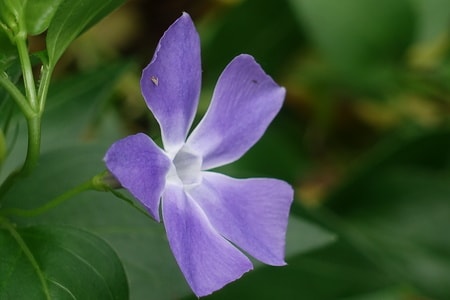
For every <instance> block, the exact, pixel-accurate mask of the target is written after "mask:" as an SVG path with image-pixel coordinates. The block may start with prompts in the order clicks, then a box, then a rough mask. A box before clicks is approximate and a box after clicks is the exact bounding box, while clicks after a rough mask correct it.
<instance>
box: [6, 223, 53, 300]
mask: <svg viewBox="0 0 450 300" xmlns="http://www.w3.org/2000/svg"><path fill="white" fill-rule="evenodd" d="M0 225H1V226H2V227H4V228H6V230H8V231H9V233H10V234H11V235H12V237H13V238H14V239H15V240H16V242H17V244H19V247H20V248H21V249H22V251H23V253H24V254H25V256H26V257H27V259H28V260H29V261H30V263H31V265H32V266H33V268H34V270H35V271H36V274H37V275H38V277H39V281H40V282H41V284H42V290H43V292H44V294H45V299H47V300H50V299H51V297H50V292H49V289H48V286H47V281H46V279H45V276H44V274H43V273H42V270H41V268H40V267H39V264H38V262H37V261H36V258H35V257H34V255H33V253H31V250H30V248H28V245H27V244H26V243H25V241H24V240H23V239H22V237H21V236H20V234H19V233H18V232H17V230H16V228H15V227H14V226H13V225H12V224H11V223H10V222H8V221H7V220H6V219H3V218H1V217H0Z"/></svg>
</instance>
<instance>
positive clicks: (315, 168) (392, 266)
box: [31, 0, 450, 300]
mask: <svg viewBox="0 0 450 300" xmlns="http://www.w3.org/2000/svg"><path fill="white" fill-rule="evenodd" d="M182 11H186V12H188V13H189V14H190V15H191V16H192V18H193V19H194V22H195V23H196V26H197V28H198V31H199V33H200V36H201V40H202V58H203V90H202V99H201V104H200V109H199V115H198V117H199V118H200V117H201V115H202V114H203V113H204V112H205V110H206V108H207V105H208V103H209V99H210V97H211V94H212V91H213V88H214V85H215V82H216V80H217V77H218V76H219V74H220V72H221V70H222V69H223V68H224V67H225V66H226V64H227V63H228V62H229V61H230V60H231V59H232V58H233V57H234V56H236V55H237V54H240V53H249V54H251V55H253V56H254V57H255V58H256V60H257V61H258V62H259V63H260V64H261V65H262V66H263V68H264V69H265V70H266V72H267V73H269V74H270V75H271V76H272V77H273V78H274V79H275V80H276V81H277V82H278V83H279V84H280V85H283V86H285V87H286V88H287V97H286V101H285V105H284V107H283V109H282V111H281V113H280V114H279V115H278V116H277V118H276V119H275V121H274V122H273V124H272V125H271V127H270V128H269V129H268V131H267V133H266V135H265V136H264V137H263V138H262V140H261V141H260V142H259V143H258V144H257V145H256V146H255V147H254V148H253V149H252V150H251V151H250V152H249V153H248V154H247V155H245V156H244V157H243V159H242V160H240V161H239V162H237V163H235V164H233V165H231V166H228V167H226V168H224V169H223V172H226V173H228V174H230V175H233V176H237V177H256V176H268V177H277V178H281V179H284V180H286V181H288V182H290V183H291V184H292V185H293V186H294V188H295V191H296V198H295V204H294V205H293V208H292V215H293V217H298V218H301V220H304V221H307V222H308V223H307V224H313V225H311V226H312V227H311V228H310V230H306V229H305V230H296V231H293V232H290V235H293V236H295V239H293V240H299V241H300V243H301V241H302V240H303V241H305V240H314V239H315V238H318V236H319V237H320V238H318V239H324V240H326V241H327V242H324V240H321V241H320V242H318V243H317V245H320V246H321V247H316V248H315V249H314V250H312V249H311V251H308V252H302V251H297V252H295V253H288V254H289V255H288V258H287V262H288V266H286V267H283V268H274V267H267V266H266V267H263V266H259V267H258V268H257V270H256V271H254V272H251V273H249V274H247V275H245V276H244V278H242V279H241V280H239V281H237V282H236V283H233V284H231V285H229V286H227V287H226V288H224V289H223V290H221V291H219V292H217V293H215V294H213V295H212V296H210V297H208V298H210V299H308V300H309V299H312V300H321V299H348V300H350V299H351V300H363V299H364V300H369V299H370V300H375V299H376V300H378V299H380V300H381V299H382V300H386V299H387V300H389V299H392V300H394V299H402V300H413V299H414V300H418V299H450V127H449V116H450V39H449V37H450V36H449V34H450V1H449V0H341V1H332V0H197V1H187V0H180V1H156V0H155V1H153V0H152V1H150V0H130V1H127V2H126V4H125V5H124V6H122V7H121V8H120V9H118V10H117V11H115V12H114V13H113V14H111V15H110V16H108V17H107V18H106V19H104V20H103V21H101V22H100V23H99V24H98V25H96V26H95V27H93V28H92V29H90V30H89V31H88V32H86V33H85V34H84V35H83V36H81V37H80V38H79V39H77V40H76V42H75V43H74V44H73V45H72V46H71V47H70V48H69V50H68V52H67V53H66V54H65V55H64V57H63V58H62V61H61V62H60V63H59V65H58V69H57V73H56V75H55V80H56V81H58V79H59V80H62V81H63V82H64V80H65V78H68V77H70V75H71V74H76V73H86V74H96V73H95V70H97V69H100V68H104V67H105V66H107V68H110V69H107V70H109V71H108V72H112V73H114V72H115V71H117V70H120V72H116V73H120V76H117V78H116V79H117V80H116V79H114V81H113V82H111V85H110V86H109V87H107V89H108V91H109V92H110V93H108V95H109V96H108V97H109V98H110V100H111V101H108V104H107V105H103V106H102V108H101V109H102V112H107V113H104V114H103V115H105V116H110V115H111V114H112V115H114V116H115V117H114V118H115V119H119V120H120V125H119V126H116V125H115V127H114V128H119V130H120V135H122V136H123V135H125V134H127V133H133V132H138V131H144V132H148V133H149V134H150V135H151V136H152V137H154V138H155V139H158V137H159V128H158V125H157V123H156V122H155V120H154V119H153V117H152V116H151V114H150V113H149V111H148V110H147V108H146V107H145V104H144V102H143V100H142V97H141V95H140V87H139V78H140V72H141V70H142V68H143V67H144V66H145V65H146V64H147V63H148V62H149V61H150V59H151V57H152V55H153V51H154V49H155V46H156V44H157V42H158V40H159V38H160V37H161V35H162V34H163V32H164V30H166V29H167V27H168V26H169V25H170V24H171V23H172V22H173V21H174V20H175V19H176V18H178V17H179V16H180V15H181V12H182ZM31 42H32V43H31V45H32V47H34V48H35V49H36V50H38V49H40V48H42V36H38V37H33V38H32V41H31ZM117 65H119V66H120V67H114V66H117ZM124 65H126V68H124V67H123V66H124ZM90 72H91V73H90ZM92 72H94V73H92ZM100 74H102V76H103V77H101V78H104V79H105V80H108V74H107V73H104V72H103V73H100ZM86 78H91V79H92V78H97V80H98V82H97V81H95V84H98V86H100V85H101V83H102V81H101V78H100V77H99V76H97V75H96V77H95V76H92V77H88V76H87V77H86ZM86 80H87V79H86ZM91 83H92V81H91ZM113 83H114V84H113ZM60 86H64V85H60ZM67 86H68V87H70V86H71V84H70V83H67V84H66V87H67ZM106 118H107V120H106V121H105V122H106V124H110V123H108V122H110V121H108V120H109V119H108V118H109V117H106ZM249 130H251V129H249ZM94 137H95V131H94V133H92V132H89V133H87V134H85V135H84V137H83V138H85V139H88V140H89V139H91V138H92V139H93V138H94ZM44 148H45V146H44ZM110 201H111V200H110ZM313 227H314V228H316V229H314V230H313V229H312V228H313ZM296 228H297V227H296ZM300 228H304V227H300ZM308 228H309V227H308ZM324 236H326V237H327V238H324ZM330 237H331V238H330ZM290 241H291V240H290V239H288V243H290ZM116 246H117V245H116ZM122 246H123V245H122ZM288 246H289V245H288ZM118 247H119V248H120V247H121V246H120V245H119V246H118ZM147 247H148V248H152V245H148V246H147ZM288 248H289V247H288ZM151 251H152V250H148V252H146V250H145V249H143V250H139V254H137V256H139V255H142V256H145V255H147V253H148V254H149V255H151V254H150V253H151ZM164 251H166V249H165V248H164ZM300 252H301V253H300ZM167 257H169V258H168V259H169V260H170V259H171V258H170V253H168V254H167ZM164 259H165V258H163V260H164ZM163 260H162V261H163ZM158 267H159V269H157V268H155V269H153V270H152V272H153V273H152V274H153V275H152V276H150V277H149V276H148V274H147V273H145V271H144V270H145V269H146V268H150V267H149V266H145V265H142V266H141V267H140V268H137V269H138V270H140V271H139V272H141V273H139V272H137V273H136V270H134V271H133V272H134V274H135V275H133V276H134V277H133V276H132V279H131V280H132V281H133V283H132V288H135V287H137V289H134V290H133V289H132V299H174V298H180V297H181V298H183V297H184V296H183V295H186V299H195V297H193V296H189V295H190V293H189V290H188V288H186V284H185V283H184V282H183V278H182V277H181V276H180V274H178V273H179V272H178V271H177V269H176V267H170V268H169V270H168V271H167V270H166V271H161V272H163V273H164V272H165V273H164V275H160V270H164V269H165V265H164V263H162V262H161V264H160V265H159V266H158ZM141 269H142V270H141ZM177 272H178V273H177ZM136 274H138V275H136ZM160 276H161V277H163V279H160V280H161V281H164V283H158V284H156V288H155V287H154V286H155V284H154V282H155V280H156V282H158V280H159V279H158V278H159V277H160ZM137 277H139V280H137V279H136V278H137ZM146 282H149V285H150V286H152V288H148V287H147V288H146ZM151 282H153V283H151ZM152 284H153V285H152ZM171 285H174V291H173V292H171V291H169V290H167V287H170V286H171ZM178 285H181V286H182V288H178V287H175V286H178ZM158 287H159V288H160V289H161V288H162V289H165V292H161V291H159V290H158ZM153 291H154V293H153Z"/></svg>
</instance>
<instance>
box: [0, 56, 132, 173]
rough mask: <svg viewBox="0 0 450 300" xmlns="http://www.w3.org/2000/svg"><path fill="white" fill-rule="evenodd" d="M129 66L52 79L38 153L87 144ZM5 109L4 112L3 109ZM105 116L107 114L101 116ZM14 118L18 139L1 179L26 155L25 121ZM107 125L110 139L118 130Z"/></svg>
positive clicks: (118, 64) (119, 63)
mask: <svg viewBox="0 0 450 300" xmlns="http://www.w3.org/2000/svg"><path fill="white" fill-rule="evenodd" d="M129 66H130V64H129V63H128V62H118V63H114V64H110V65H108V66H101V67H99V68H98V69H95V70H91V71H89V72H83V73H79V74H77V75H74V76H72V77H68V78H65V79H63V80H61V81H59V82H58V81H56V82H54V83H53V84H52V86H51V88H50V91H49V95H48V99H47V105H46V109H45V112H44V115H43V120H42V142H41V143H42V148H41V153H44V152H46V151H48V150H51V149H54V148H58V147H62V146H68V145H74V144H80V143H87V142H88V141H89V139H88V138H87V137H88V136H89V134H88V133H90V131H94V127H95V126H94V123H95V122H99V123H101V122H100V121H101V118H100V117H99V116H100V111H101V110H102V109H103V108H104V106H105V103H106V101H107V100H108V99H109V98H110V97H111V95H112V93H113V92H114V85H115V84H116V82H117V81H118V79H119V78H120V76H121V75H123V74H124V72H126V71H127V70H128V68H129ZM4 111H5V112H7V110H6V109H5V110H4ZM4 111H0V116H2V117H3V115H2V113H3V112H4ZM107 116H108V114H106V113H104V114H103V115H102V117H107ZM15 121H16V123H18V126H19V127H18V128H19V133H18V138H17V140H16V141H15V143H14V147H13V148H12V149H11V151H10V155H9V157H8V159H7V160H6V161H5V165H4V168H3V169H2V170H1V171H2V172H3V173H0V180H1V178H2V177H5V176H6V174H8V173H9V172H11V171H12V170H14V169H15V168H16V167H17V164H19V163H21V162H22V160H23V158H24V157H25V151H26V143H27V139H26V137H27V133H26V124H25V122H24V120H23V118H21V116H20V115H19V116H16V120H15ZM108 125H109V127H108V130H107V134H109V135H111V136H112V137H108V138H107V142H112V141H113V137H114V138H117V137H118V134H119V132H120V130H119V129H118V126H114V124H108ZM13 129H14V135H17V128H13ZM6 134H7V132H6ZM91 135H92V136H94V135H95V134H93V133H92V134H91ZM1 175H2V176H1Z"/></svg>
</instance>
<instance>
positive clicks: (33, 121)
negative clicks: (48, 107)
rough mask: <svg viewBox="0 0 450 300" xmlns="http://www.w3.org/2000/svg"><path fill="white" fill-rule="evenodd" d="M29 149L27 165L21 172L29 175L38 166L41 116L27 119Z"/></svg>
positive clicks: (26, 159)
mask: <svg viewBox="0 0 450 300" xmlns="http://www.w3.org/2000/svg"><path fill="white" fill-rule="evenodd" d="M27 126H28V127H27V128H28V149H27V156H26V158H25V163H24V165H23V167H22V170H21V172H23V173H25V174H27V173H29V172H30V171H31V170H33V169H34V167H35V166H36V165H37V161H38V158H39V153H40V149H41V117H40V115H37V116H34V117H31V118H27Z"/></svg>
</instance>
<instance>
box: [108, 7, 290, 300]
mask: <svg viewBox="0 0 450 300" xmlns="http://www.w3.org/2000/svg"><path fill="white" fill-rule="evenodd" d="M200 85H201V61H200V42H199V36H198V33H197V31H196V29H195V27H194V24H193V22H192V20H191V18H190V17H189V15H188V14H186V13H184V14H183V15H182V16H181V17H180V18H179V19H177V20H176V21H175V22H174V23H173V24H172V25H171V26H170V28H169V29H168V30H167V31H166V32H165V33H164V35H163V37H162V38H161V40H160V42H159V44H158V46H157V48H156V51H155V54H154V56H153V59H152V61H151V62H150V64H149V65H148V66H147V67H146V68H145V69H144V71H143V74H142V78H141V88H142V94H143V96H144V99H145V102H146V103H147V106H148V107H149V109H150V110H151V111H152V112H153V114H154V115H155V117H156V119H157V121H158V123H159V125H160V128H161V135H162V142H163V145H164V149H161V148H159V147H158V146H157V145H156V144H155V143H154V142H153V141H152V140H151V138H150V137H148V136H147V135H145V134H143V133H139V134H136V135H132V136H128V137H126V138H124V139H122V140H119V141H117V142H116V143H114V144H113V145H112V146H111V148H110V149H109V150H108V152H107V154H106V156H105V162H106V166H107V168H108V169H109V171H110V172H111V173H112V174H113V175H114V176H115V177H116V178H117V180H118V181H119V182H120V184H121V185H122V186H123V187H124V188H126V189H127V190H128V191H130V192H131V194H133V195H134V196H135V197H136V198H137V199H138V200H139V201H140V202H141V203H142V204H143V205H144V206H145V207H146V208H147V210H148V212H149V213H150V214H151V216H152V217H153V218H154V219H155V220H157V221H159V220H160V213H159V207H160V202H161V206H162V208H161V214H162V218H163V221H164V225H165V229H166V232H167V237H168V240H169V244H170V247H171V249H172V252H173V254H174V256H175V259H176V261H177V263H178V265H179V267H180V269H181V271H182V272H183V274H184V276H185V277H186V280H187V282H188V283H189V285H190V287H191V288H192V290H193V291H194V293H195V294H196V295H197V296H199V297H200V296H205V295H208V294H210V293H212V292H214V291H216V290H218V289H220V288H222V287H223V286H224V285H226V284H227V283H229V282H231V281H234V280H236V279H238V278H240V277H241V276H242V275H243V274H244V273H245V272H247V271H249V270H251V269H252V268H253V266H252V263H251V262H250V260H249V259H248V258H247V256H246V255H244V254H243V253H242V252H241V250H240V249H242V250H243V251H245V252H246V253H248V254H250V255H252V256H253V257H255V258H256V259H258V260H260V261H261V262H263V263H266V264H269V265H275V266H281V265H285V261H284V250H285V237H286V228H287V222H288V215H289V209H290V205H291V203H292V200H293V190H292V188H291V187H290V186H289V185H288V184H287V183H285V182H284V181H281V180H277V179H269V178H251V179H235V178H231V177H228V176H226V175H223V174H220V173H216V172H212V171H207V170H210V169H212V168H215V167H219V166H223V165H225V164H228V163H231V162H233V161H236V160H237V159H239V158H240V157H241V156H242V155H243V154H244V153H245V152H246V151H247V150H248V149H249V148H250V147H251V146H253V145H254V144H255V143H256V142H257V141H258V140H259V139H260V137H261V136H262V135H263V133H264V131H265V130H266V128H267V127H268V125H269V124H270V122H271V121H272V120H273V118H274V117H275V115H276V114H277V113H278V111H279V110H280V108H281V106H282V103H283V100H284V96H285V89H284V88H282V87H280V86H278V85H277V84H276V83H275V82H274V81H273V80H272V79H271V78H270V77H269V76H268V75H267V74H265V73H264V71H263V70H262V69H261V67H260V66H259V65H258V64H257V63H256V62H255V60H254V59H253V58H252V57H251V56H249V55H239V56H237V57H236V58H234V59H233V60H232V61H231V62H230V64H229V65H228V66H227V67H226V68H225V70H224V71H223V73H222V74H221V76H220V78H219V80H218V82H217V85H216V87H215V90H214V94H213V98H212V101H211V104H210V106H209V108H208V110H207V112H206V114H205V116H204V117H203V119H202V120H201V121H200V123H199V124H198V125H197V127H196V128H195V129H194V130H193V131H192V133H191V134H190V135H189V137H188V131H189V128H190V126H191V125H192V122H193V119H194V115H195V112H196V109H197V105H198V100H199V93H200ZM237 247H239V249H238V248H237Z"/></svg>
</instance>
